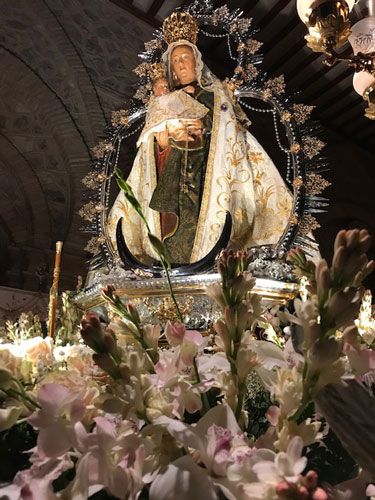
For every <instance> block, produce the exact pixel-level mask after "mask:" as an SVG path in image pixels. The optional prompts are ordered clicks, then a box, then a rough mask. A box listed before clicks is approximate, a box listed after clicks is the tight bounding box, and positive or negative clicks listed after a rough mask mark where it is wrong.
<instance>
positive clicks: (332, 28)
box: [305, 0, 351, 54]
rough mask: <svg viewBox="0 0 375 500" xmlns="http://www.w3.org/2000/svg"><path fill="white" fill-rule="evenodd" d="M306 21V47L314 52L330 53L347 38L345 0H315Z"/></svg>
mask: <svg viewBox="0 0 375 500" xmlns="http://www.w3.org/2000/svg"><path fill="white" fill-rule="evenodd" d="M315 3H316V4H318V5H317V6H316V7H313V9H312V12H311V14H310V16H309V19H308V21H307V23H306V24H307V27H308V30H309V34H308V35H306V36H305V39H306V41H307V45H308V47H310V49H312V50H313V51H314V52H323V53H329V54H330V53H332V49H336V50H337V49H338V48H340V47H342V46H343V45H344V44H345V43H346V42H347V40H348V38H349V36H350V33H351V30H350V20H349V8H348V5H347V3H346V1H345V0H337V1H335V2H321V3H320V4H319V2H315Z"/></svg>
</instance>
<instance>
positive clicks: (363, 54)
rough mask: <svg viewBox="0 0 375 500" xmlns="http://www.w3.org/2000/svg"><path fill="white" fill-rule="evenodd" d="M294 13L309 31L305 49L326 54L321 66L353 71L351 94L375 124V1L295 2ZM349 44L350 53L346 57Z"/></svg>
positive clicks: (330, 0)
mask: <svg viewBox="0 0 375 500" xmlns="http://www.w3.org/2000/svg"><path fill="white" fill-rule="evenodd" d="M297 11H298V15H299V17H300V18H301V19H302V21H303V22H304V23H305V24H306V26H307V28H308V34H307V35H306V36H305V39H306V41H307V46H308V47H309V48H310V49H312V50H313V51H314V52H321V53H323V54H325V56H326V57H325V59H324V61H323V62H324V64H326V65H328V66H333V65H335V64H336V63H338V62H343V63H346V64H348V65H349V66H351V67H352V68H354V71H355V74H354V77H353V87H354V90H355V91H356V92H357V93H358V94H359V95H361V96H362V97H363V99H364V100H365V102H366V103H367V108H366V111H365V115H366V117H367V118H369V119H370V120H375V0H297ZM348 42H349V43H350V45H351V47H352V53H351V54H350V55H345V54H346V51H345V53H344V54H343V51H344V49H345V46H346V45H347V43H348Z"/></svg>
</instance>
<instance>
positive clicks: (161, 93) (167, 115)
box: [137, 63, 209, 151]
mask: <svg viewBox="0 0 375 500" xmlns="http://www.w3.org/2000/svg"><path fill="white" fill-rule="evenodd" d="M149 74H150V78H151V81H152V96H151V97H150V101H149V104H148V109H147V114H146V123H145V126H144V128H143V130H142V133H141V135H140V137H139V139H138V141H137V146H138V147H139V146H140V145H141V144H142V142H144V141H147V139H148V138H149V136H150V134H153V135H154V137H155V138H156V141H157V144H158V147H159V148H160V150H161V151H162V150H164V149H166V148H168V147H169V146H172V147H176V148H178V149H189V150H191V149H199V148H200V147H202V146H201V145H202V137H203V133H204V130H203V129H202V122H201V119H202V118H203V117H204V116H205V115H206V114H207V113H208V111H209V110H208V108H206V106H204V105H203V104H201V103H200V102H198V101H197V100H196V99H194V98H193V97H191V95H189V94H194V90H195V89H194V87H193V86H192V85H188V86H187V87H184V88H183V89H180V90H175V91H171V90H170V87H169V83H168V78H167V68H166V66H165V65H164V64H162V63H154V64H152V65H151V69H150V73H149Z"/></svg>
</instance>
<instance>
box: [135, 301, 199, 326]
mask: <svg viewBox="0 0 375 500" xmlns="http://www.w3.org/2000/svg"><path fill="white" fill-rule="evenodd" d="M143 303H144V304H145V306H146V307H147V309H148V310H149V312H150V314H151V315H152V316H156V317H157V318H158V319H159V320H160V321H161V322H163V323H164V322H166V321H172V322H176V321H179V318H178V316H177V313H176V306H175V304H174V302H173V301H172V299H171V298H170V297H164V298H163V299H162V301H161V303H160V304H158V305H155V304H153V303H152V301H151V300H150V299H149V298H148V297H147V298H145V299H144V301H143ZM192 305H193V297H191V296H189V297H186V300H185V301H184V302H183V303H180V302H179V304H178V307H179V309H180V312H181V315H182V317H185V316H187V315H189V314H190V313H191V310H192Z"/></svg>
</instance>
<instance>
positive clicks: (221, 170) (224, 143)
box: [108, 12, 292, 263]
mask: <svg viewBox="0 0 375 500" xmlns="http://www.w3.org/2000/svg"><path fill="white" fill-rule="evenodd" d="M197 32H198V28H197V24H196V22H195V20H194V18H192V17H191V16H190V15H189V14H187V13H184V12H179V13H174V14H172V15H171V16H170V17H169V18H167V19H166V20H165V21H164V24H163V34H164V38H165V41H166V42H167V43H168V49H167V50H166V52H165V53H164V54H163V56H162V62H164V64H165V67H166V77H167V78H168V82H165V87H164V88H165V89H166V90H165V92H164V93H167V94H168V92H170V94H169V96H170V97H171V98H172V97H173V98H177V97H178V96H177V93H178V92H180V94H181V90H182V91H183V92H184V93H186V94H187V95H188V96H189V100H187V101H186V102H187V103H189V102H190V103H193V104H194V101H192V100H191V99H193V100H195V101H196V102H197V103H200V105H203V106H201V107H204V109H206V113H205V114H204V116H202V117H201V118H191V116H193V115H192V113H190V114H189V112H188V111H189V109H187V110H185V112H184V111H182V112H181V109H180V110H177V108H176V112H175V116H173V110H172V114H171V110H170V109H168V116H167V115H166V116H165V117H164V118H165V120H164V121H163V120H162V119H161V120H158V123H159V126H158V128H157V131H155V133H147V134H141V139H140V141H139V142H138V144H139V148H138V152H137V155H136V158H135V161H134V164H133V167H132V170H131V173H130V176H129V178H128V183H129V184H130V185H131V187H132V189H133V191H134V194H135V196H136V197H137V199H138V201H139V202H140V204H141V206H142V209H143V212H144V214H145V216H146V218H147V220H148V223H149V226H150V229H151V231H152V232H153V234H155V235H156V236H158V237H159V238H161V239H163V240H164V242H165V245H166V247H167V249H168V252H169V254H170V255H169V256H170V260H171V262H173V263H189V262H195V261H197V260H200V259H201V258H203V257H204V256H205V255H207V254H208V253H209V251H210V250H211V249H212V248H213V246H214V245H215V243H216V241H217V240H218V238H219V237H220V235H221V232H222V230H223V226H224V222H225V216H226V212H227V211H229V212H230V214H231V216H232V234H231V238H230V246H231V247H233V248H236V249H238V248H244V247H249V246H259V245H268V244H275V243H277V241H278V240H279V239H280V237H281V235H282V233H283V231H284V229H285V227H286V225H287V222H288V219H289V216H290V213H291V207H292V197H291V194H290V193H289V191H288V189H287V188H286V186H285V184H284V182H283V180H282V178H281V176H280V174H279V172H278V170H277V169H276V167H275V165H274V164H273V162H272V160H271V159H270V157H269V156H268V155H267V153H266V152H265V150H264V149H263V148H262V146H261V145H260V144H259V143H258V142H257V140H256V139H255V138H254V137H253V136H252V134H251V133H250V132H249V131H248V130H247V126H248V124H249V122H248V120H247V118H246V115H245V114H244V112H243V111H242V110H241V108H240V107H239V105H238V104H237V103H236V102H235V100H234V99H233V94H232V93H231V92H230V90H229V89H228V87H227V85H226V83H225V82H221V81H220V80H218V79H217V78H216V77H215V75H213V74H212V72H211V71H210V70H209V69H208V68H207V66H206V65H205V64H204V63H203V61H202V55H201V53H200V52H199V50H198V48H197V46H196V39H197ZM159 76H160V75H159ZM161 83H162V82H160V78H159V79H158V81H156V80H154V81H153V84H154V87H153V88H154V95H157V94H156V89H157V88H158V86H159V88H160V84H161ZM167 84H168V85H169V88H168V85H167ZM184 95H185V94H184ZM165 98H167V96H165ZM153 99H158V98H157V97H154V98H153ZM171 102H172V101H171ZM187 106H188V108H189V105H187ZM192 107H194V106H193V105H192ZM159 109H160V113H161V114H163V109H165V110H166V107H163V106H159ZM165 113H167V111H165ZM184 113H185V114H184ZM202 115H203V113H202ZM161 118H162V117H161ZM146 123H147V120H146ZM160 123H164V125H163V127H164V128H163V129H162V130H161V128H160ZM148 132H149V131H148ZM142 137H144V139H142ZM121 217H122V218H123V233H124V235H125V240H126V243H127V246H128V248H129V249H130V251H131V252H132V253H133V255H134V256H136V257H137V258H138V259H139V260H141V261H143V262H150V261H151V260H153V259H157V256H156V255H155V254H154V252H153V249H152V247H151V245H150V243H149V240H148V237H147V231H146V227H144V225H143V224H142V223H141V221H140V218H139V216H138V214H137V213H136V212H135V210H134V209H133V208H132V207H131V206H130V205H129V204H128V202H127V200H126V198H125V196H124V195H123V193H120V194H119V195H118V197H117V199H116V201H115V203H114V205H113V207H112V209H111V212H110V214H109V217H108V224H109V233H110V235H111V238H112V241H113V243H114V244H115V228H116V225H117V222H118V220H119V218H121Z"/></svg>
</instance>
